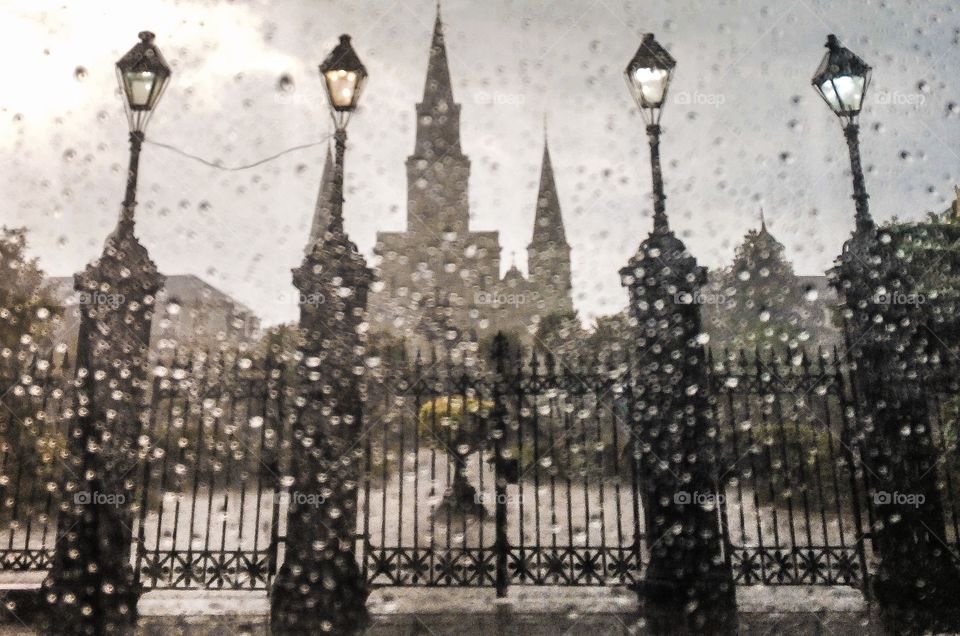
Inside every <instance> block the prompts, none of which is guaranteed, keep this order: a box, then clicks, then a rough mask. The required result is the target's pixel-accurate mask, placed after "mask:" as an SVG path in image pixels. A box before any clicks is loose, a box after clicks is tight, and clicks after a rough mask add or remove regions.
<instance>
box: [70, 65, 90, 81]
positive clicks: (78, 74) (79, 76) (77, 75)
mask: <svg viewBox="0 0 960 636" xmlns="http://www.w3.org/2000/svg"><path fill="white" fill-rule="evenodd" d="M73 77H74V79H76V80H77V81H80V82H82V81H83V80H85V79H87V69H86V68H85V67H83V66H78V67H77V68H75V69H73Z"/></svg>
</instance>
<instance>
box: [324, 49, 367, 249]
mask: <svg viewBox="0 0 960 636" xmlns="http://www.w3.org/2000/svg"><path fill="white" fill-rule="evenodd" d="M320 76H321V77H322V78H323V82H324V87H325V88H326V89H327V91H326V92H327V101H328V102H329V104H330V117H331V118H332V119H333V126H334V133H333V139H334V144H335V145H336V154H335V163H334V168H333V202H332V204H333V205H332V208H333V209H332V211H331V215H330V230H331V231H342V230H343V155H344V153H345V152H346V149H347V123H349V121H350V115H351V114H352V113H353V112H354V111H355V110H356V108H357V104H358V103H359V101H360V95H361V93H362V92H363V87H364V84H365V83H366V81H367V69H366V68H365V67H364V66H363V62H361V61H360V58H359V56H357V53H356V51H354V50H353V46H352V45H351V44H350V36H349V35H346V34H344V35H341V36H340V42H339V44H337V46H335V47H334V49H333V50H332V51H330V55H328V56H327V58H326V59H325V60H324V61H323V63H321V64H320Z"/></svg>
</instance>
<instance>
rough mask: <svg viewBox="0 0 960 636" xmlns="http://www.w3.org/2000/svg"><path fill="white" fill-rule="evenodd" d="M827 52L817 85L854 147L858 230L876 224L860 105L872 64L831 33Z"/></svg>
mask: <svg viewBox="0 0 960 636" xmlns="http://www.w3.org/2000/svg"><path fill="white" fill-rule="evenodd" d="M826 46H827V54H826V55H824V56H823V60H822V61H821V62H820V66H819V67H818V68H817V72H816V73H814V75H813V80H812V83H813V87H814V89H816V91H817V93H818V94H819V95H820V96H821V97H822V98H823V100H824V101H825V102H826V103H827V105H828V106H830V109H831V110H832V111H833V112H834V114H836V116H837V117H839V118H840V121H841V123H842V124H843V133H844V135H845V136H846V138H847V148H848V149H849V151H850V170H851V172H852V173H853V200H854V201H855V202H856V206H857V216H856V223H857V231H858V232H864V231H869V230H871V229H872V228H873V220H872V219H871V218H870V208H869V204H868V202H867V200H868V198H869V197H868V195H867V188H866V185H865V184H864V181H863V167H862V165H861V163H860V124H859V121H858V120H859V116H860V109H861V108H862V107H863V98H864V96H865V95H866V92H867V87H868V86H869V85H870V71H871V69H870V67H869V66H868V65H867V64H866V63H865V62H864V61H863V60H861V59H860V58H859V57H857V55H855V54H854V53H853V52H851V51H850V49H847V48H845V47H843V46H841V45H840V41H839V40H838V39H837V36H835V35H833V34H830V35H829V36H827V44H826Z"/></svg>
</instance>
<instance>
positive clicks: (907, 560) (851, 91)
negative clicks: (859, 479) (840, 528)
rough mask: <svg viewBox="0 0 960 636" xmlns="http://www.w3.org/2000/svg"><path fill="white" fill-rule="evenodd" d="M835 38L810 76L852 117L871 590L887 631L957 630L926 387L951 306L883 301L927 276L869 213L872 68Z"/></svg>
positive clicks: (848, 132)
mask: <svg viewBox="0 0 960 636" xmlns="http://www.w3.org/2000/svg"><path fill="white" fill-rule="evenodd" d="M827 49H828V50H827V54H826V55H825V56H824V58H823V61H821V63H820V66H819V67H818V68H817V71H816V73H815V74H814V76H813V82H812V83H813V86H814V89H815V90H816V91H817V93H818V94H820V96H821V97H823V99H824V101H825V102H826V103H827V105H828V106H830V109H831V110H832V111H833V112H834V113H835V114H836V115H837V117H839V118H840V120H841V122H842V124H843V130H844V135H845V136H846V139H847V147H848V148H849V150H850V167H851V170H852V172H853V199H854V201H855V202H856V228H855V230H854V233H853V236H852V237H851V238H850V239H849V240H848V241H847V242H846V243H845V244H844V246H843V251H842V253H841V255H840V257H839V259H838V260H837V264H836V266H835V268H834V270H833V273H834V275H835V276H834V286H835V287H836V289H837V292H838V294H839V295H840V297H841V298H842V301H843V309H844V311H843V316H844V332H845V337H846V342H847V355H848V357H850V358H851V360H852V361H853V362H854V365H852V366H854V369H855V370H854V371H853V372H852V380H853V386H854V387H855V389H856V393H857V397H858V398H859V401H860V404H859V405H858V410H859V412H860V413H861V416H862V417H864V420H863V423H862V428H859V429H858V430H854V431H851V439H854V440H859V442H858V443H859V444H861V445H862V446H863V448H861V451H860V453H859V455H860V457H861V458H862V461H863V463H864V465H865V467H866V471H865V473H866V474H867V476H868V477H869V486H870V490H871V491H872V494H873V496H872V497H871V498H870V501H869V504H870V507H871V509H872V512H873V514H872V515H871V520H872V522H873V527H872V528H871V533H872V534H871V538H872V542H873V545H874V546H875V550H876V553H877V555H878V556H879V562H878V564H877V568H876V572H875V573H874V574H873V576H872V584H873V589H872V592H873V595H874V596H875V598H876V600H877V602H878V606H879V608H880V613H881V617H882V618H883V621H884V623H885V625H886V627H887V628H888V630H889V631H890V633H919V632H925V631H934V632H940V631H956V629H957V628H958V627H960V611H958V610H957V609H956V598H957V596H958V595H960V571H958V567H957V565H956V563H955V561H954V560H953V558H952V557H951V556H950V555H949V551H948V550H946V549H945V548H944V545H945V544H946V542H947V541H948V539H947V536H946V531H945V529H946V514H945V512H944V507H943V502H942V500H941V491H940V488H939V487H938V484H939V482H940V478H939V476H938V470H939V468H938V466H937V464H938V456H939V451H938V449H937V447H936V444H935V443H934V441H933V439H932V433H931V428H930V421H931V413H930V408H931V407H930V403H929V401H928V399H927V392H926V390H925V387H924V384H925V382H926V380H927V376H928V373H929V371H930V369H931V368H934V367H935V365H934V364H933V363H932V360H933V359H936V358H937V356H938V355H940V352H939V351H937V350H936V349H937V347H936V345H935V344H934V343H931V341H930V338H929V333H930V332H929V329H928V328H927V325H930V324H936V323H937V322H938V321H939V318H937V317H936V316H939V315H940V314H941V311H942V308H943V305H942V304H940V302H941V301H938V300H933V303H931V307H927V306H926V305H921V304H908V303H897V302H884V300H883V298H884V296H885V294H887V293H888V290H891V291H893V290H896V291H898V292H900V293H902V294H904V295H911V294H913V293H914V292H915V291H916V290H917V288H918V281H917V280H915V279H914V278H913V276H912V275H911V274H910V271H909V267H907V264H906V262H905V259H904V258H903V257H902V255H901V254H900V253H899V252H898V251H899V245H898V244H897V242H896V241H894V240H892V238H891V236H890V234H891V233H888V232H887V231H886V230H882V231H880V230H878V229H877V228H876V226H875V225H874V222H873V220H872V219H871V217H870V211H869V206H868V197H867V192H866V187H865V185H864V180H863V169H862V167H861V162H860V143H859V124H858V121H857V120H858V117H859V114H860V110H861V107H862V106H863V103H864V97H865V95H866V91H867V88H868V86H869V84H870V71H871V69H870V67H869V66H868V65H867V64H866V63H864V61H863V60H861V59H860V58H859V57H858V56H856V55H855V54H853V53H852V52H850V50H848V49H846V48H844V47H843V46H841V45H840V42H839V41H838V40H837V37H836V36H834V35H830V36H828V38H827ZM935 340H936V341H937V342H939V339H935ZM934 373H936V370H934ZM857 424H858V425H859V424H860V422H859V421H858V422H857ZM903 495H910V496H909V497H903ZM904 499H906V500H908V501H904Z"/></svg>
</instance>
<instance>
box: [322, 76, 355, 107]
mask: <svg viewBox="0 0 960 636" xmlns="http://www.w3.org/2000/svg"><path fill="white" fill-rule="evenodd" d="M324 75H325V77H326V80H327V92H328V94H329V95H330V101H331V103H333V106H334V107H335V108H350V107H351V106H353V105H354V101H355V98H356V93H357V85H358V84H359V81H360V76H359V75H358V74H357V73H355V72H353V71H344V70H332V71H327V72H326V73H325V74H324Z"/></svg>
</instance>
